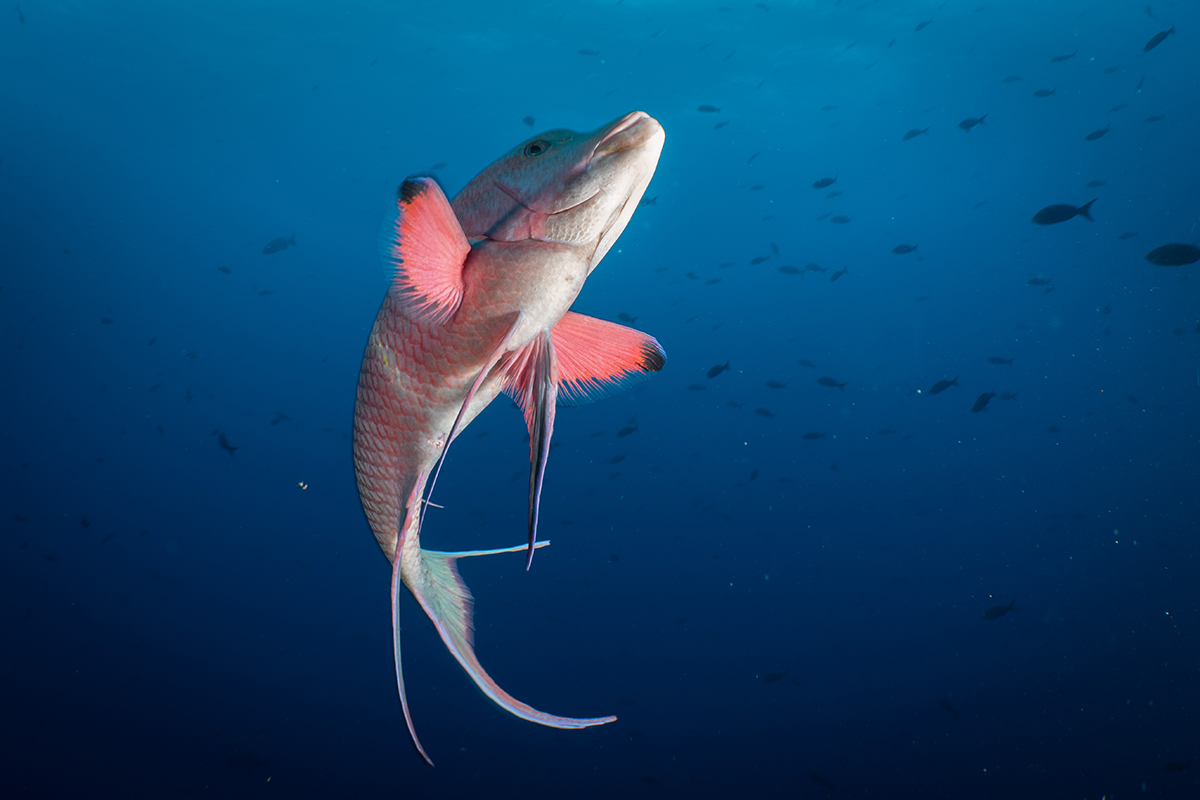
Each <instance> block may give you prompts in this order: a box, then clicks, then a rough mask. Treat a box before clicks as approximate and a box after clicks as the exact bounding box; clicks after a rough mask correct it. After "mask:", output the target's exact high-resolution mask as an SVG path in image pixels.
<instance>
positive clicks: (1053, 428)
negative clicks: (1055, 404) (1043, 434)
mask: <svg viewBox="0 0 1200 800" xmlns="http://www.w3.org/2000/svg"><path fill="white" fill-rule="evenodd" d="M1046 430H1047V431H1049V432H1050V433H1058V432H1059V431H1061V430H1062V428H1060V427H1058V426H1057V425H1049V426H1047V427H1046Z"/></svg>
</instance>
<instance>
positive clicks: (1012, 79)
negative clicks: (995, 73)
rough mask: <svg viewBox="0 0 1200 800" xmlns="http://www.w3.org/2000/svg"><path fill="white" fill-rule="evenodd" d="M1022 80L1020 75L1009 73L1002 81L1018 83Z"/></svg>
mask: <svg viewBox="0 0 1200 800" xmlns="http://www.w3.org/2000/svg"><path fill="white" fill-rule="evenodd" d="M1020 80H1021V76H1020V75H1008V76H1006V77H1005V78H1004V80H1002V81H1000V82H1001V83H1017V82H1018V81H1020Z"/></svg>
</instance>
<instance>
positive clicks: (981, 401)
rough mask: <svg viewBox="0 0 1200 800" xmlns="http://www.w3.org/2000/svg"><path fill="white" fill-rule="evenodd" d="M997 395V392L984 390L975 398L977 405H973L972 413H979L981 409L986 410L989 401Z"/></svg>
mask: <svg viewBox="0 0 1200 800" xmlns="http://www.w3.org/2000/svg"><path fill="white" fill-rule="evenodd" d="M995 396H996V393H995V392H984V393H983V394H981V395H979V397H976V398H975V405H973V406H971V413H972V414H978V413H979V412H980V411H986V410H987V405H988V401H990V400H991V399H992V398H993V397H995Z"/></svg>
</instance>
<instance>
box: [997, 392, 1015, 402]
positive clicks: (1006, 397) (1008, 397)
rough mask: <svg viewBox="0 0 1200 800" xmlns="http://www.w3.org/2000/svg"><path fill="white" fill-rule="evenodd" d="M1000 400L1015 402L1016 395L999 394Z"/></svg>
mask: <svg viewBox="0 0 1200 800" xmlns="http://www.w3.org/2000/svg"><path fill="white" fill-rule="evenodd" d="M1000 399H1001V400H1016V399H1017V393H1016V392H1001V393H1000Z"/></svg>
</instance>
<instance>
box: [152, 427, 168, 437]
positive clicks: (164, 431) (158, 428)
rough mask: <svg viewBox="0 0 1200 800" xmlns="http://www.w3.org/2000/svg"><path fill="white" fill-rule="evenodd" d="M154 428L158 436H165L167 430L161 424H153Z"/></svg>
mask: <svg viewBox="0 0 1200 800" xmlns="http://www.w3.org/2000/svg"><path fill="white" fill-rule="evenodd" d="M154 430H156V431H158V435H159V436H166V435H167V432H166V430H165V429H164V428H163V426H162V425H155V426H154Z"/></svg>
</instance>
